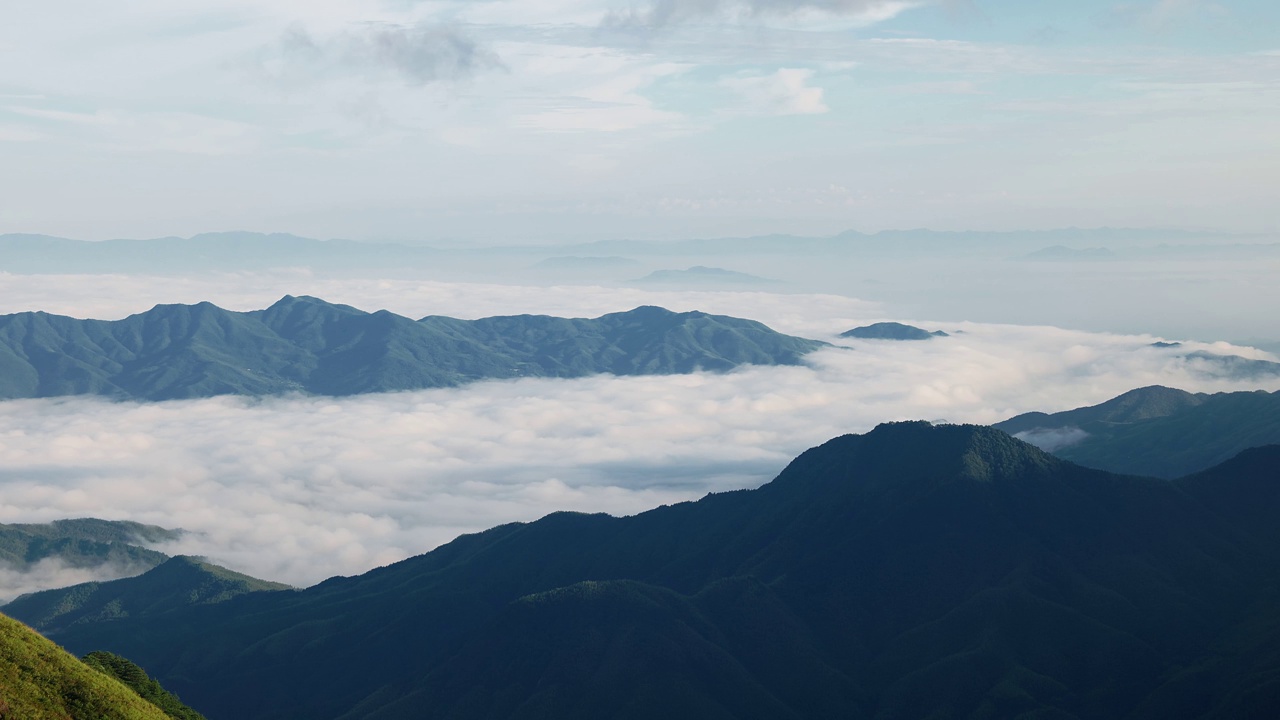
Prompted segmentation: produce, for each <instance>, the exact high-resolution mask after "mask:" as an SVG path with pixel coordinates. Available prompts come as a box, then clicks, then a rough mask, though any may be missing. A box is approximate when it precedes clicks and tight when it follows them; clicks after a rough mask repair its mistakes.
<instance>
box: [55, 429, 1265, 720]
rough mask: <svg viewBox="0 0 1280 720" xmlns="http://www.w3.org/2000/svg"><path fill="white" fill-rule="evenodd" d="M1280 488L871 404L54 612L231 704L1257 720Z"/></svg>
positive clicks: (1246, 465) (500, 712) (376, 715)
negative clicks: (100, 616)
mask: <svg viewBox="0 0 1280 720" xmlns="http://www.w3.org/2000/svg"><path fill="white" fill-rule="evenodd" d="M1278 484H1280V447H1267V448H1262V449H1257V450H1251V451H1248V452H1246V453H1244V454H1242V455H1240V456H1239V457H1237V458H1235V459H1234V460H1232V461H1231V462H1229V463H1226V464H1224V465H1222V466H1219V467H1217V468H1215V469H1212V470H1210V471H1207V472H1205V473H1203V474H1201V475H1197V476H1192V477H1189V478H1185V479H1183V480H1179V481H1174V482H1169V481H1163V480H1155V479H1146V478H1138V477H1129V476H1121V475H1113V474H1109V473H1106V472H1101V471H1097V470H1089V469H1085V468H1082V467H1079V466H1077V465H1073V464H1071V463H1067V462H1065V461H1062V460H1060V459H1058V458H1055V457H1053V456H1051V455H1049V454H1046V453H1044V452H1042V451H1040V450H1037V449H1036V448H1034V447H1032V446H1031V445H1028V444H1026V443H1023V442H1020V441H1018V440H1016V439H1014V438H1012V437H1010V436H1008V435H1006V434H1005V433H1003V432H1000V431H999V430H995V429H992V428H983V427H974V426H931V425H929V424H927V423H897V424H890V425H883V426H880V427H878V428H876V429H875V430H873V431H871V432H870V433H867V434H866V435H860V436H859V435H847V436H844V437H840V438H836V439H834V440H832V441H830V442H828V443H826V444H824V445H822V446H820V447H817V448H814V449H812V450H809V451H808V452H805V453H804V454H802V455H801V456H800V457H798V458H797V459H796V460H795V461H794V462H792V463H791V464H790V465H789V466H788V467H787V468H786V469H785V470H784V471H783V472H782V473H781V474H780V475H779V476H778V478H777V479H775V480H774V481H773V482H771V483H769V484H767V485H765V486H763V487H761V488H760V489H757V490H749V491H738V492H729V493H721V494H713V495H708V496H707V497H705V498H703V499H702V500H700V501H698V502H694V503H681V504H678V505H673V506H664V507H661V508H658V509H656V510H652V511H650V512H647V513H642V514H640V515H636V516H632V517H625V518H614V517H609V516H606V515H582V514H575V513H557V514H553V515H550V516H547V517H545V518H543V519H541V520H539V521H537V522H533V523H528V524H521V523H516V524H510V525H503V526H500V527H497V528H494V529H492V530H489V531H486V532H483V533H478V534H474V535H465V536H462V537H459V538H458V539H457V540H455V541H454V542H452V543H449V544H447V545H444V546H442V547H440V548H439V549H437V550H434V551H432V552H430V553H427V554H426V555H422V556H419V557H415V558H411V559H409V560H405V561H403V562H400V563H396V564H394V565H390V566H387V567H384V568H380V569H377V570H374V571H371V572H369V573H366V574H364V575H361V576H358V577H351V578H333V579H331V580H328V581H326V582H324V583H321V584H319V585H317V586H315V587H312V588H309V589H307V590H302V591H298V592H288V593H250V594H247V595H243V596H240V597H236V598H232V599H230V600H228V601H226V602H223V603H218V604H216V605H202V606H193V607H179V608H175V609H173V610H171V611H167V612H163V613H158V614H154V615H150V616H147V617H125V618H121V619H117V620H112V621H108V622H86V623H81V624H77V625H73V626H70V627H67V628H65V629H63V630H60V631H59V632H56V633H51V634H52V636H53V637H55V638H56V639H57V640H59V641H60V642H63V643H64V644H66V645H67V646H68V647H70V648H72V649H77V650H83V649H88V648H94V649H108V650H111V651H113V652H119V653H121V654H124V655H126V656H128V657H131V658H134V659H135V660H137V661H138V662H139V663H140V664H142V665H143V666H144V667H147V668H148V670H149V671H150V672H152V673H154V674H155V675H156V676H157V677H159V678H160V679H161V681H162V682H164V683H165V684H166V685H167V686H169V687H171V688H173V689H174V690H177V691H178V692H179V693H180V694H181V695H182V697H183V698H184V699H187V700H188V701H190V702H192V703H193V705H195V706H196V707H199V708H201V710H202V711H203V712H205V713H206V714H207V715H208V716H209V717H210V718H215V719H217V718H223V719H227V720H230V719H231V718H236V719H245V720H257V719H263V720H265V719H267V718H272V719H278V718H338V717H342V718H357V717H359V718H372V719H392V718H515V719H522V718H550V717H555V718H603V717H608V718H654V717H674V718H762V719H764V718H769V719H773V718H815V719H816V718H832V717H843V718H878V719H885V720H892V719H896V718H924V717H934V718H953V717H955V718H962V717H964V718H968V717H995V718H1014V717H1022V718H1033V717H1043V718H1101V719H1110V718H1135V719H1146V718H1152V719H1155V718H1160V719H1161V720H1170V719H1172V720H1180V719H1183V718H1259V719H1260V718H1270V717H1272V716H1273V713H1274V710H1275V708H1276V707H1280V656H1277V655H1276V653H1275V650H1274V648H1275V647H1276V646H1277V643H1280V620H1278V618H1280V562H1277V561H1280V545H1278V544H1277V537H1278V535H1280V533H1278V532H1277V530H1276V523H1274V522H1273V519H1274V517H1275V516H1276V514H1277V513H1280V505H1278V504H1277V503H1280V489H1277V485H1278ZM229 688H234V691H233V692H231V691H228V689H229Z"/></svg>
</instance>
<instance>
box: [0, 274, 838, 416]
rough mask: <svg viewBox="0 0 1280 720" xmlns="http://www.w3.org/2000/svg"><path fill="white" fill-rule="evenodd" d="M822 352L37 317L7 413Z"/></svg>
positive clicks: (645, 337)
mask: <svg viewBox="0 0 1280 720" xmlns="http://www.w3.org/2000/svg"><path fill="white" fill-rule="evenodd" d="M824 345H825V344H824V343H821V342H817V341H813V340H805V339H803V338H797V337H791V336H788V335H783V334H781V333H777V332H774V331H773V330H770V329H769V328H768V327H766V326H764V325H762V324H761V323H758V322H755V321H752V320H741V319H738V318H731V317H725V316H720V315H708V314H706V313H701V312H686V313H675V312H671V311H668V310H664V309H662V308H658V307H640V308H636V309H635V310H631V311H629V312H621V313H612V314H609V315H603V316H601V317H599V318H595V319H567V318H556V317H548V316H543V315H516V316H509V317H491V318H485V319H481V320H456V319H453V318H447V317H439V316H431V317H425V318H422V319H421V320H418V321H414V320H411V319H409V318H406V317H401V316H399V315H395V314H393V313H390V312H387V311H385V310H383V311H379V312H375V313H366V312H363V311H360V310H357V309H355V308H353V307H349V306H347V305H334V304H330V303H326V302H324V301H322V300H318V299H316V298H311V297H290V296H286V297H284V298H283V299H281V300H280V301H279V302H277V303H275V304H274V305H272V306H271V307H269V308H267V309H265V310H258V311H253V312H231V311H228V310H223V309H221V308H218V307H216V306H214V305H212V304H210V303H199V304H197V305H159V306H156V307H155V308H153V309H151V310H149V311H147V312H145V313H139V314H137V315H131V316H130V317H128V318H125V319H123V320H118V321H103V320H77V319H73V318H69V317H62V316H57V315H49V314H46V313H41V312H29V313H19V314H16V315H6V316H3V317H0V399H7V398H28V397H54V396H61V395H81V394H92V395H104V396H107V397H113V398H133V399H146V400H166V399H174V398H192V397H209V396H213V395H226V394H241V395H269V394H277V393H286V392H309V393H318V394H324V395H351V394H356V393H366V392H386V391H393V390H413V389H420V388H433V387H449V386H455V385H461V384H464V383H468V382H473V381H477V380H485V379H502V378H520V377H582V376H585V375H591V374H596V373H613V374H615V375H660V374H671V373H689V372H693V371H695V370H699V369H702V370H713V371H721V370H728V369H731V368H734V367H737V366H739V365H744V364H764V365H779V364H781V365H795V364H799V363H800V362H801V360H802V358H803V357H804V355H805V354H807V353H809V352H812V351H814V350H816V349H818V348H820V347H823V346H824Z"/></svg>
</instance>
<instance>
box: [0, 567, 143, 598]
mask: <svg viewBox="0 0 1280 720" xmlns="http://www.w3.org/2000/svg"><path fill="white" fill-rule="evenodd" d="M146 570H147V568H146V566H143V565H128V564H124V565H116V564H111V563H108V564H105V565H95V566H93V567H75V566H72V565H68V564H66V563H65V562H63V561H62V560H61V559H60V558H56V557H50V558H45V559H43V560H40V561H39V562H36V563H34V564H33V565H31V566H30V567H26V568H22V569H18V568H15V567H12V566H9V565H6V564H4V563H2V562H0V604H3V603H7V602H9V601H10V600H13V599H14V598H16V597H18V596H19V595H22V594H23V593H29V592H38V591H40V590H48V589H49V588H57V587H67V586H69V585H79V584H80V583H87V582H105V581H107V580H118V579H119V578H123V577H130V576H133V575H137V574H139V573H142V572H145V571H146Z"/></svg>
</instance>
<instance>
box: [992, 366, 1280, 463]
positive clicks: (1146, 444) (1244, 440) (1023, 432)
mask: <svg viewBox="0 0 1280 720" xmlns="http://www.w3.org/2000/svg"><path fill="white" fill-rule="evenodd" d="M995 427H997V428H1000V429H1001V430H1004V431H1005V432H1008V433H1010V434H1013V435H1017V436H1018V437H1020V438H1023V439H1025V440H1027V441H1028V442H1031V443H1033V444H1036V445H1039V446H1041V447H1043V448H1045V449H1046V450H1049V451H1051V452H1053V453H1054V454H1055V455H1057V456H1058V457H1061V458H1064V459H1066V460H1070V461H1072V462H1075V463H1079V464H1080V465H1084V466H1086V467H1092V468H1098V469H1101V470H1110V471H1112V472H1119V473H1131V474H1136V475H1151V476H1154V477H1162V478H1175V477H1179V476H1181V475H1186V474H1188V473H1192V472H1198V471H1200V470H1204V469H1206V468H1209V467H1211V466H1213V465H1216V464H1218V463H1221V462H1223V461H1224V460H1227V459H1228V458H1231V457H1233V456H1234V455H1236V454H1237V453H1239V452H1240V451H1241V450H1244V449H1246V448H1251V447H1257V446H1260V445H1268V444H1280V392H1273V393H1267V392H1262V391H1257V392H1233V393H1215V394H1206V393H1189V392H1185V391H1183V390H1176V389H1173V388H1167V387H1161V386H1159V385H1154V386H1151V387H1145V388H1139V389H1137V390H1131V391H1129V392H1127V393H1125V394H1123V395H1120V396H1119V397H1116V398H1112V399H1111V400H1108V401H1107V402H1104V403H1101V404H1099V405H1093V406H1090V407H1083V408H1077V409H1075V410H1068V411H1066V412H1060V413H1054V414H1052V415H1047V414H1045V413H1038V412H1034V413H1026V414H1023V415H1019V416H1017V417H1014V418H1010V419H1009V420H1005V421H1004V422H1001V423H996V425H995Z"/></svg>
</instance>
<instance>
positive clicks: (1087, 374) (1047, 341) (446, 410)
mask: <svg viewBox="0 0 1280 720" xmlns="http://www.w3.org/2000/svg"><path fill="white" fill-rule="evenodd" d="M0 280H2V281H3V283H4V284H3V291H2V292H0V312H15V311H19V310H27V309H35V308H41V309H45V310H48V311H51V312H58V313H63V314H69V315H73V316H78V317H98V318H116V317H122V316H124V315H127V314H129V313H132V312H138V311H141V310H145V309H146V308H148V307H150V306H151V305H154V304H156V303H157V302H194V301H197V300H210V301H212V302H215V303H216V304H219V305H221V306H223V307H227V308H229V309H235V310H247V309H254V308H261V307H265V306H266V305H268V304H270V303H271V302H273V301H275V300H276V299H278V298H279V297H280V296H281V295H283V294H284V293H285V292H290V293H292V294H295V295H296V294H312V295H316V296H319V297H322V298H324V299H326V300H329V301H331V302H342V303H347V304H351V305H354V306H356V307H360V308H362V309H366V310H375V309H380V308H386V309H389V310H392V311H394V312H398V313H401V314H405V315H408V316H411V317H419V316H422V315H427V314H445V315H454V316H457V317H480V316H485V315H493V314H511V313H519V312H538V313H548V314H556V315H568V316H579V317H580V316H595V315H599V314H601V313H604V312H611V311H619V310H626V309H630V308H632V307H635V306H637V305H642V304H653V305H662V306H665V307H668V308H671V309H674V310H692V309H699V310H705V311H709V312H716V313H724V314H731V315H736V316H740V317H750V318H753V319H758V320H761V321H763V322H766V323H767V324H769V325H771V326H772V327H774V328H775V329H777V330H780V331H783V332H788V333H792V334H798V335H803V336H806V337H812V338H816V339H822V340H827V341H829V342H837V343H839V344H840V345H842V346H843V347H835V348H832V349H828V350H823V351H820V352H818V353H815V354H813V355H812V356H810V359H809V363H808V364H807V365H805V366H801V367H745V368H741V369H739V370H736V371H734V372H729V373H724V374H712V373H698V374H693V375H682V376H657V377H613V376H606V375H600V376H595V377H589V378H584V379H576V380H549V379H523V380H515V381H498V382H484V383H477V384H473V385H469V386H466V387H462V388H452V389H440V390H425V391H417V392H403V393H390V394H378V395H361V396H355V397H346V398H330V397H309V396H294V397H279V398H265V399H262V398H245V397H219V398H212V399H204V400H189V401H172V402H163V403H135V402H109V401H105V400H100V399H94V398H62V399H49V400H17V401H9V402H3V403H0V522H5V523H11V522H45V521H49V520H54V519H58V518H68V517H100V518H107V519H120V520H134V521H138V522H143V523H150V524H156V525H162V526H165V527H177V528H184V529H186V530H188V531H189V534H188V535H186V536H185V538H184V539H183V540H181V541H179V542H177V543H173V544H171V545H168V546H164V547H161V548H160V549H161V550H164V551H166V552H169V553H185V554H198V555H204V556H207V557H209V558H210V559H211V560H213V561H214V562H217V563H219V564H223V565H226V566H228V567H231V568H233V569H236V570H239V571H242V572H246V573H249V574H251V575H255V576H258V577H263V578H267V579H272V580H279V581H283V582H288V583H292V584H295V585H299V586H304V585H309V584H312V583H315V582H318V581H319V580H322V579H324V578H326V577H329V576H332V575H336V574H344V575H349V574H355V573H360V572H364V571H366V570H369V569H371V568H373V567H375V566H378V565H383V564H386V563H390V562H394V561H397V560H400V559H403V558H405V557H409V556H412V555H415V554H419V553H422V552H426V551H428V550H430V549H431V548H433V547H436V546H437V545H439V544H441V543H445V542H448V541H449V540H451V539H452V538H454V537H456V536H457V535H458V534H460V533H467V532H475V531H479V530H483V529H485V528H488V527H491V526H494V525H497V524H500V523H505V522H512V521H527V520H533V519H536V518H538V517H540V516H542V515H545V514H547V513H549V512H553V511H557V510H575V511H582V512H609V513H614V514H631V513H636V512H641V511H644V510H646V509H649V508H652V507H655V506H657V505H660V504H664V503H674V502H680V501H684V500H690V499H696V498H698V497H701V496H703V495H705V494H706V493H708V492H716V491H722V490H729V489H735V488H743V487H753V486H758V485H760V484H761V483H764V482H766V481H768V480H769V479H770V478H772V477H773V476H774V475H775V474H776V473H777V472H778V471H779V470H781V469H782V468H783V467H784V466H785V465H786V463H787V462H788V461H789V460H790V459H791V458H793V457H794V456H795V455H797V454H798V453H800V452H802V451H803V450H804V449H806V448H808V447H812V446H814V445H817V444H819V443H821V442H823V441H825V440H827V439H830V438H831V437H834V436H837V435H840V434H843V433H850V432H864V431H866V430H869V429H870V428H872V427H874V426H875V425H876V424H877V423H880V422H884V421H890V420H904V419H926V420H935V421H936V420H946V421H950V422H975V423H990V422H996V421H999V420H1002V419H1005V418H1008V417H1010V416H1012V415H1016V414H1018V413H1022V412H1026V411H1030V410H1042V411H1047V412H1052V411H1058V410H1064V409H1068V408H1073V407H1078V406H1082V405H1088V404H1093V403H1097V402H1101V401H1103V400H1106V399H1108V398H1111V397H1113V396H1115V395H1118V394H1120V393H1122V392H1124V391H1127V390H1130V389H1133V388H1135V387H1141V386H1145V385H1152V384H1162V385H1168V386H1173V387H1179V388H1183V389H1186V390H1192V391H1210V392H1211V391H1220V390H1237V389H1250V390H1252V389H1259V388H1263V389H1268V390H1276V389H1280V378H1275V379H1272V380H1269V381H1267V382H1264V383H1261V384H1260V383H1259V382H1256V381H1254V382H1247V381H1238V380H1237V381H1232V380H1229V379H1224V378H1220V377H1215V376H1214V375H1213V374H1212V372H1209V370H1210V369H1211V368H1209V367H1208V366H1206V365H1205V364H1204V363H1203V362H1202V361H1197V360H1195V359H1187V358H1184V357H1182V353H1185V352H1186V351H1188V350H1197V349H1199V350H1209V351H1211V352H1218V353H1235V354H1242V355H1246V356H1248V357H1255V358H1262V359H1274V357H1272V356H1269V355H1267V354H1266V353H1262V352H1260V351H1256V350H1251V349H1247V348H1234V347H1231V346H1227V345H1223V344H1215V345H1206V344H1191V345H1188V346H1184V347H1183V348H1181V349H1178V350H1170V349H1160V348H1153V347H1150V343H1151V342H1153V341H1154V340H1155V339H1156V338H1154V337H1151V336H1137V335H1116V334H1101V333H1089V332H1082V331H1073V330H1064V329H1060V328H1053V327H1036V326H1014V325H990V324H976V323H934V322H928V321H927V320H925V321H916V324H919V325H921V326H923V327H926V328H927V329H929V330H935V329H941V330H946V331H948V332H951V333H953V334H952V336H951V337H947V338H937V339H934V340H929V341H924V342H892V341H842V340H839V338H838V337H837V335H838V333H839V332H841V331H843V330H847V329H849V328H851V327H854V326H855V325H859V324H865V323H867V322H871V321H875V320H881V319H886V318H884V317H883V316H882V315H880V314H879V313H880V312H881V308H880V307H878V306H877V305H875V304H874V303H868V302H863V301H860V300H856V299H851V298H845V297H839V296H832V295H784V294H770V293H735V292H646V291H643V290H631V289H628V290H617V289H611V288H595V287H560V288H531V287H517V286H504V285H479V284H459V283H421V282H410V281H403V280H400V281H379V280H335V279H323V278H313V277H311V276H309V275H307V274H305V273H299V274H297V275H296V276H288V275H283V276H282V275H273V276H267V275H253V274H244V275H227V276H216V277H215V276H208V277H203V278H138V277H127V276H44V277H35V276H0ZM894 319H900V320H901V319H902V318H894ZM57 570H58V568H56V567H54V566H48V567H42V568H41V574H40V576H39V577H34V576H22V577H18V576H15V575H14V574H13V573H0V597H11V596H12V595H13V594H15V590H19V589H21V590H30V589H35V588H37V587H56V586H59V585H64V584H67V583H68V582H70V581H82V580H85V579H94V578H91V577H89V576H87V575H86V574H85V573H84V571H82V570H76V571H75V574H74V577H73V576H71V575H63V574H59V573H58V572H57ZM120 573H121V571H120V570H119V569H111V568H104V569H102V570H101V572H100V575H101V576H102V577H105V576H110V575H118V574H120Z"/></svg>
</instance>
